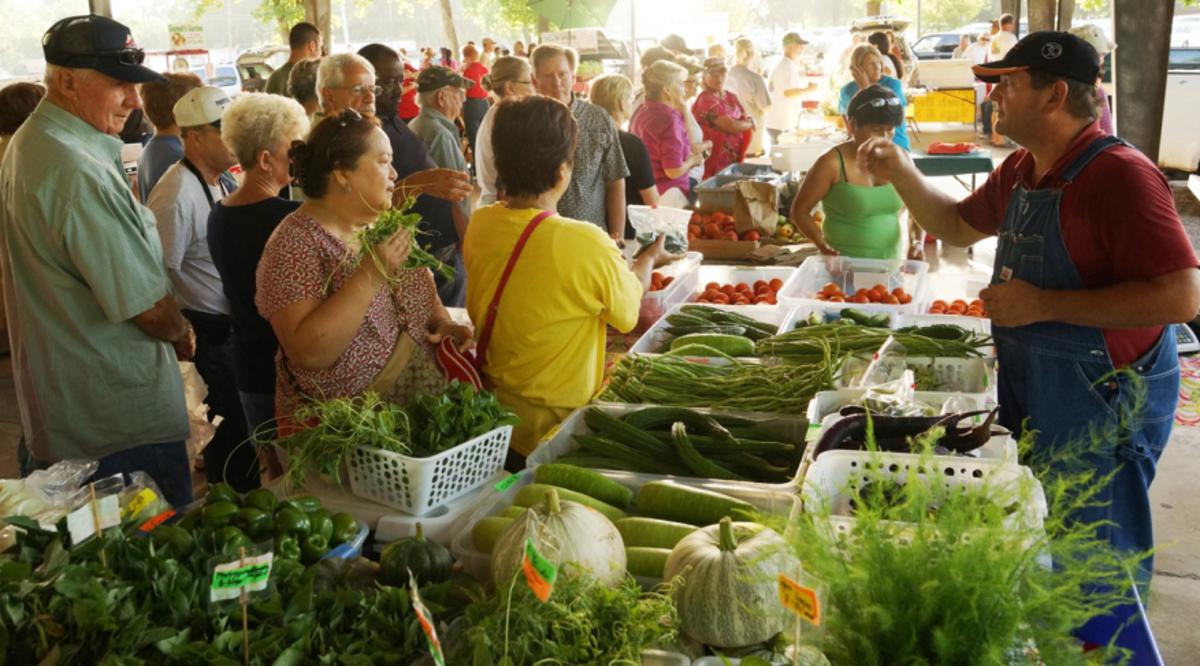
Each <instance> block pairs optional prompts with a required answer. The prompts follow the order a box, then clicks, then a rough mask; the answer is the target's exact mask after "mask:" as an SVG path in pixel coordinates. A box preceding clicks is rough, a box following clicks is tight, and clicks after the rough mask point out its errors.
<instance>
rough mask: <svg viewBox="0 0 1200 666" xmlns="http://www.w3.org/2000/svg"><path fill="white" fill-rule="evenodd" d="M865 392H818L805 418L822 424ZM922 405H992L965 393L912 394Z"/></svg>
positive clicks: (859, 389) (859, 400) (977, 406)
mask: <svg viewBox="0 0 1200 666" xmlns="http://www.w3.org/2000/svg"><path fill="white" fill-rule="evenodd" d="M866 392H867V390H866V389H862V388H856V389H853V388H843V389H835V390H833V391H818V392H817V394H816V395H814V396H813V399H812V400H811V401H809V403H808V411H807V412H806V413H805V416H807V417H808V422H809V423H822V422H824V421H825V417H827V416H830V415H831V414H836V413H837V412H838V410H840V409H841V408H842V407H845V406H846V405H853V404H857V403H859V402H861V401H862V397H863V395H864V394H865V393H866ZM913 397H914V398H916V399H917V400H918V401H919V402H921V403H922V404H926V405H929V406H930V407H932V408H934V409H935V410H940V409H941V407H942V406H943V405H945V404H946V401H947V400H949V399H951V398H958V399H960V400H961V402H962V404H963V408H964V409H967V410H969V411H974V410H977V409H987V408H990V407H994V405H991V406H989V405H986V404H985V403H984V402H982V401H980V400H979V397H978V396H975V395H971V394H966V393H948V392H942V391H916V392H915V393H913Z"/></svg>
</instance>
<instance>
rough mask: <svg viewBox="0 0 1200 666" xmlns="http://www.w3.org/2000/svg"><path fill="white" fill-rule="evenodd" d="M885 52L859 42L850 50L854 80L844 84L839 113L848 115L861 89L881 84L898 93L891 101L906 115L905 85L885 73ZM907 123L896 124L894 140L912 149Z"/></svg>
mask: <svg viewBox="0 0 1200 666" xmlns="http://www.w3.org/2000/svg"><path fill="white" fill-rule="evenodd" d="M883 63H884V60H883V54H882V53H880V52H879V49H877V48H875V47H874V46H872V45H870V44H859V45H858V46H856V47H854V50H853V51H851V52H850V76H851V77H853V79H854V80H853V81H851V82H849V83H847V84H846V85H844V86H842V93H841V95H840V97H839V99H838V113H840V114H842V115H846V110H847V109H848V108H849V107H850V100H851V99H853V98H854V96H855V95H856V94H857V93H858V92H859V91H860V90H865V89H867V88H869V87H871V86H872V85H875V84H879V85H881V86H883V87H884V88H887V89H888V90H891V91H892V92H893V93H895V94H896V100H895V101H893V102H891V103H893V104H899V106H900V114H901V117H904V107H905V106H907V104H908V102H907V100H906V98H905V97H904V86H903V85H901V83H900V80H899V79H897V78H894V77H891V76H887V75H886V74H884V73H883V68H884V64H883ZM905 125H906V123H903V122H902V123H900V124H899V125H898V126H896V135H895V137H894V138H893V139H892V142H893V143H895V144H896V145H897V146H900V147H901V148H903V149H905V150H909V151H911V150H912V148H910V147H909V142H908V129H907V128H906V127H905Z"/></svg>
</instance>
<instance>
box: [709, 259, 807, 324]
mask: <svg viewBox="0 0 1200 666" xmlns="http://www.w3.org/2000/svg"><path fill="white" fill-rule="evenodd" d="M797 275H798V273H797V270H796V269H795V268H793V267H791V266H757V267H756V266H732V265H729V264H707V265H703V266H701V267H700V268H699V270H697V271H696V283H695V285H694V286H693V288H692V293H691V294H689V296H688V298H687V300H688V301H694V300H696V299H697V298H698V297H699V296H700V295H701V294H703V293H704V286H705V285H706V284H708V283H709V282H719V283H721V284H737V283H739V282H745V283H746V284H748V285H753V284H754V282H755V281H757V280H766V281H767V282H770V281H771V280H773V279H775V278H779V279H780V280H782V281H783V286H782V287H780V289H779V291H778V293H777V294H776V298H777V299H778V301H779V303H780V304H782V303H783V295H784V294H785V293H787V291H788V288H789V287H790V286H791V285H792V281H793V280H795V279H796V276H797ZM733 307H736V308H738V312H745V311H748V310H752V309H755V308H760V309H761V308H770V307H775V306H771V305H735V306H733Z"/></svg>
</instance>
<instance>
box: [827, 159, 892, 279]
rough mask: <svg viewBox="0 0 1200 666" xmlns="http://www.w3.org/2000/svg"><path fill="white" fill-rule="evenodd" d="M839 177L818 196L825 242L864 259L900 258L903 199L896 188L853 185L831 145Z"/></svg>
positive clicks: (889, 185)
mask: <svg viewBox="0 0 1200 666" xmlns="http://www.w3.org/2000/svg"><path fill="white" fill-rule="evenodd" d="M834 152H836V153H837V156H838V164H839V165H841V171H842V179H841V180H839V181H838V182H836V183H834V184H833V187H831V188H829V194H826V195H825V198H824V199H822V200H821V206H822V208H823V209H824V210H825V225H824V233H825V242H826V243H828V244H829V245H830V246H831V247H833V249H835V250H837V251H838V253H839V254H843V255H846V256H849V257H866V258H868V259H901V258H903V257H904V244H903V242H902V240H901V229H900V209H902V208H903V207H904V202H903V201H901V200H900V195H899V194H898V193H897V192H896V188H894V187H892V185H891V184H890V183H889V184H887V185H878V186H867V185H855V184H853V183H851V182H849V181H848V180H847V179H846V162H845V159H844V158H843V157H842V151H841V150H838V149H837V148H834Z"/></svg>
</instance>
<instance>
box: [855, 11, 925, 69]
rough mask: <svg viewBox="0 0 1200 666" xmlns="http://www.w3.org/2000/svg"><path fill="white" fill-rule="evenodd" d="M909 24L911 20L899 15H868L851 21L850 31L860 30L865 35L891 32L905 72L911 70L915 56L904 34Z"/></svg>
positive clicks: (856, 31)
mask: <svg viewBox="0 0 1200 666" xmlns="http://www.w3.org/2000/svg"><path fill="white" fill-rule="evenodd" d="M910 24H912V21H911V20H909V19H906V18H902V17H899V16H869V17H867V18H863V19H858V20H856V21H854V22H853V23H851V24H850V32H851V33H858V32H861V33H864V34H867V35H870V34H871V33H873V32H880V31H884V32H890V33H892V37H893V38H894V40H895V42H896V46H897V47H899V49H900V62H902V63H904V70H905V71H906V72H911V71H912V66H913V61H914V60H915V58H914V57H913V52H912V49H911V48H909V46H908V41H909V40H908V37H907V36H906V35H905V31H906V30H908V26H909V25H910Z"/></svg>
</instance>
